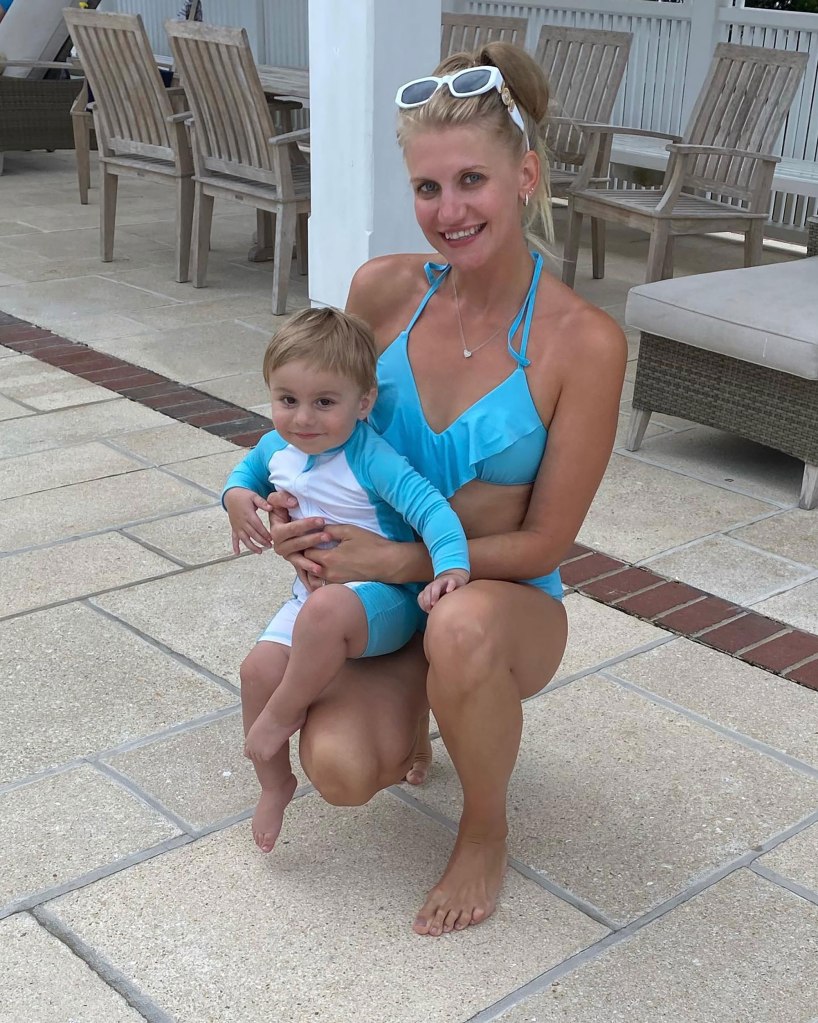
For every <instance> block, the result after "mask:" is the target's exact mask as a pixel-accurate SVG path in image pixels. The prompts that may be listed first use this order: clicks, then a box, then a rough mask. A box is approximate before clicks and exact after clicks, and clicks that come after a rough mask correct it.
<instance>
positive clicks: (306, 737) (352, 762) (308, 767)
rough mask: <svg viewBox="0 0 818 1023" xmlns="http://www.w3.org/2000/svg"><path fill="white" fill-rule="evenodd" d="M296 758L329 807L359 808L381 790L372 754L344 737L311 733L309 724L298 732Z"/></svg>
mask: <svg viewBox="0 0 818 1023" xmlns="http://www.w3.org/2000/svg"><path fill="white" fill-rule="evenodd" d="M299 758H300V760H301V766H302V767H303V768H304V771H305V773H306V775H307V777H308V778H309V779H310V781H311V782H312V784H313V785H314V786H315V788H316V790H317V791H318V793H319V794H320V795H321V797H322V798H323V799H324V800H326V802H327V803H332V805H333V806H363V804H364V803H368V802H369V800H370V799H371V798H372V797H373V796H374V795H375V793H376V792H378V791H380V789H381V788H382V785H381V780H380V772H379V770H378V764H377V760H376V758H375V757H374V755H369V754H368V753H367V751H366V750H365V749H361V748H360V746H358V745H357V744H354V743H351V742H350V741H349V738H348V737H346V736H342V735H338V734H333V733H328V732H324V731H320V732H318V733H317V734H314V733H313V732H312V731H311V730H310V729H309V721H308V722H307V725H306V726H305V728H304V729H303V730H302V733H301V737H300V741H299Z"/></svg>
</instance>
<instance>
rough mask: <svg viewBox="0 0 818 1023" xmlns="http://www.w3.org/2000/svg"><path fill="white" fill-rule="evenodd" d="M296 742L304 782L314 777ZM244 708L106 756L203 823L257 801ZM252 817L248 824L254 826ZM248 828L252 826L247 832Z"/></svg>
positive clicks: (165, 801) (298, 769)
mask: <svg viewBox="0 0 818 1023" xmlns="http://www.w3.org/2000/svg"><path fill="white" fill-rule="evenodd" d="M296 747H297V740H295V739H294V740H293V743H292V763H293V770H294V772H295V775H296V777H297V778H298V784H299V785H308V784H309V780H308V779H307V776H306V775H305V774H304V772H303V770H302V769H301V766H300V764H299V763H298V756H297V748H296ZM243 749H244V731H243V729H242V724H241V712H240V711H238V710H237V711H236V713H235V714H231V715H230V716H229V717H226V718H222V719H221V720H219V721H214V722H213V723H212V724H209V725H202V726H201V727H199V728H193V729H191V730H189V731H185V732H180V733H177V734H176V735H172V736H171V737H170V738H168V739H162V740H160V741H158V742H152V743H151V744H150V745H148V746H140V747H139V749H135V750H131V751H130V752H128V753H121V754H119V755H117V756H111V757H106V758H105V759H106V761H107V762H108V763H109V764H111V766H112V767H115V768H116V769H117V770H118V771H121V772H122V773H123V774H126V775H127V776H128V777H129V778H132V779H133V780H134V781H135V782H136V783H137V784H138V785H139V786H140V787H141V788H143V789H145V791H147V792H150V793H151V795H153V796H156V798H157V799H158V800H159V801H160V802H161V803H162V805H163V806H166V807H167V808H168V809H169V810H173V812H174V813H177V814H178V815H179V816H180V817H181V818H182V819H183V820H186V821H188V822H189V823H191V824H193V825H194V827H197V828H202V827H205V826H206V825H208V824H215V823H216V822H217V821H220V820H224V818H225V817H230V816H232V815H233V814H236V813H241V812H242V811H244V810H249V809H250V808H251V807H253V806H254V805H255V803H256V800H257V799H258V793H259V785H258V781H257V780H256V774H255V771H254V770H253V766H252V764H251V763H250V761H249V760H248V759H247V758H246V757H245V756H244V754H243ZM249 826H250V825H249V822H248V823H247V824H245V828H249ZM248 834H249V832H248Z"/></svg>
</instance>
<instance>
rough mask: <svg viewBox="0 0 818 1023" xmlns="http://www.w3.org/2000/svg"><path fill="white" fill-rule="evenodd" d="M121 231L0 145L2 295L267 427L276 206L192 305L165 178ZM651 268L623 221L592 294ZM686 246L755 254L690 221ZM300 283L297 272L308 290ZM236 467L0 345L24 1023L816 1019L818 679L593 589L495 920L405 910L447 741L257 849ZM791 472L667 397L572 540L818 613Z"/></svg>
mask: <svg viewBox="0 0 818 1023" xmlns="http://www.w3.org/2000/svg"><path fill="white" fill-rule="evenodd" d="M97 217H98V192H97V190H96V189H94V190H92V193H91V204H90V205H89V206H88V207H82V206H80V205H79V202H78V200H77V194H76V184H75V178H74V170H73V155H72V154H69V153H61V154H51V155H46V154H28V155H19V154H9V155H7V157H6V161H5V173H4V174H3V176H2V177H0V311H3V312H7V313H11V314H13V315H15V316H18V317H20V318H22V319H25V320H29V321H31V322H34V323H36V324H38V325H42V326H45V327H47V328H48V329H51V330H53V331H55V332H56V333H59V334H62V335H64V336H65V337H68V338H72V339H75V340H79V341H82V342H84V343H86V344H88V345H90V346H91V347H93V348H96V349H99V350H101V351H105V352H109V353H111V354H114V355H116V356H119V357H120V358H123V359H125V360H128V361H130V362H133V363H135V364H137V365H140V366H145V367H148V368H150V369H152V370H154V371H155V372H158V373H161V374H164V375H166V376H169V377H171V378H173V379H174V380H177V381H182V382H185V383H192V384H195V386H196V387H197V388H199V389H201V390H204V391H207V392H209V393H211V394H213V395H216V396H219V397H222V398H224V399H226V400H229V401H231V402H234V403H236V404H239V405H242V406H245V407H247V408H250V409H254V410H257V411H261V412H262V413H265V412H266V404H265V392H264V387H263V384H262V382H261V375H260V371H259V366H260V361H261V355H262V352H263V350H264V347H265V344H266V340H267V337H268V336H269V334H270V332H271V331H273V330H274V329H275V328H276V323H277V321H276V319H275V318H274V317H273V316H272V315H271V314H270V312H269V304H270V291H271V273H270V264H249V263H248V262H247V261H246V253H247V249H248V248H249V245H250V239H251V234H252V231H253V227H254V218H253V217H252V216H248V215H247V214H246V213H244V212H243V211H242V210H241V208H239V207H236V208H234V207H232V206H227V205H224V206H221V207H218V208H217V216H216V219H215V221H214V229H213V247H212V253H211V259H210V273H209V281H208V285H209V286H208V287H207V288H205V289H201V290H196V289H194V288H193V287H192V286H191V285H190V284H185V285H180V284H176V283H175V282H174V280H173V271H172V266H173V248H172V246H173V206H172V199H171V195H170V193H169V192H167V191H166V190H164V189H162V188H161V187H157V186H154V185H150V184H142V183H138V182H135V181H132V180H123V182H122V185H121V186H120V215H119V223H118V231H117V238H116V258H115V260H114V262H113V263H110V264H102V263H100V262H99V260H98V257H97V244H98V225H97ZM561 220H562V213H561V211H558V212H557V230H558V237H561V233H560V232H561V227H562V224H561ZM646 253H647V242H646V240H645V238H644V237H642V236H639V235H637V234H636V233H634V232H628V231H624V230H610V231H609V260H608V274H607V276H606V278H605V279H604V280H602V281H592V280H591V278H590V264H589V261H588V258H587V256H588V247H587V244H586V245H585V246H584V249H583V254H584V256H585V259H584V261H583V263H582V264H581V266H580V270H579V272H578V285H577V287H578V290H579V291H580V292H581V293H582V294H584V295H586V296H587V297H588V298H589V299H591V300H592V301H594V302H596V303H597V304H599V305H601V306H602V307H604V308H606V309H608V311H609V312H611V314H612V315H614V316H615V317H616V318H617V319H619V320H620V321H621V320H622V317H623V311H624V302H625V298H626V294H627V291H628V289H629V288H630V287H632V286H633V285H634V284H637V283H639V282H640V281H641V279H642V274H643V272H644V262H645V258H646ZM786 258H792V255H791V254H788V253H784V252H781V251H773V250H768V251H765V259H766V260H776V259H786ZM677 263H678V271H677V272H678V273H693V272H700V271H705V270H713V269H720V268H722V267H732V266H738V265H740V263H741V249H740V246H738V245H736V244H735V243H731V242H729V241H721V240H716V239H710V238H708V239H686V240H683V241H682V242H681V243H679V245H678V250H677ZM306 302H307V288H306V281H305V279H304V278H299V277H297V276H296V275H295V274H294V276H293V280H292V287H291V292H290V303H289V305H290V310H291V311H292V310H294V309H296V308H298V307H300V306H302V305H304V304H306ZM629 342H630V349H631V362H630V364H629V370H628V382H627V383H626V387H625V393H624V394H623V401H622V417H621V421H622V429H623V430H624V427H625V424H626V422H627V412H628V408H629V402H628V394H629V391H630V388H631V387H632V380H633V371H634V368H635V365H636V363H635V358H636V354H637V350H638V336H637V335H635V334H629ZM620 443H621V441H620ZM238 457H239V451H238V449H237V448H235V447H234V446H233V445H232V444H230V443H228V442H226V441H223V440H221V439H219V438H218V437H214V436H211V435H210V434H208V433H205V432H203V431H201V430H197V429H195V428H193V427H191V426H187V425H184V424H181V423H177V422H175V421H173V420H171V419H168V418H167V417H165V416H163V415H162V414H161V413H160V412H157V411H154V410H152V409H148V408H145V407H142V406H139V405H137V404H135V403H133V402H130V401H127V400H126V399H124V398H121V397H120V396H119V395H117V394H115V393H114V392H112V391H109V390H107V389H106V388H104V387H101V386H98V385H93V384H89V383H86V382H85V381H82V380H81V379H79V378H78V377H76V376H72V375H71V374H69V373H67V372H64V371H63V370H60V369H56V368H54V367H51V366H48V365H46V364H45V363H42V362H39V361H37V360H36V359H33V358H31V357H29V356H27V355H19V354H17V353H15V352H13V351H12V350H11V349H9V348H3V347H1V346H0V679H1V680H2V682H3V684H4V688H5V693H6V697H5V701H4V710H3V714H2V717H1V718H0V829H1V833H2V835H3V839H4V840H3V859H4V863H3V870H2V872H0V889H1V891H0V961H2V962H5V963H6V967H5V969H6V980H5V982H4V985H3V994H2V997H0V1023H20V1021H23V1020H25V1021H27V1023H29V1021H43V1023H45V1021H48V1023H52V1021H66V1023H67V1021H69V1020H81V1021H82V1023H114V1021H119V1020H122V1021H126V1020H128V1021H131V1020H133V1021H136V1020H140V1019H146V1020H149V1021H167V1020H177V1021H185V1023H188V1021H190V1023H194V1021H195V1023H199V1021H204V1020H213V1021H230V1023H255V1021H257V1020H274V1021H282V1023H284V1021H292V1023H306V1021H308V1020H309V1021H311V1020H316V1019H319V1020H332V1021H333V1023H347V1021H353V1020H354V1021H356V1023H404V1021H406V1023H409V1021H412V1023H414V1021H417V1020H425V1021H430V1023H434V1021H441V1023H461V1021H462V1023H465V1021H467V1020H474V1021H475V1023H477V1021H488V1020H493V1019H503V1020H507V1021H509V1023H512V1021H513V1023H524V1021H533V1020H565V1021H566V1023H608V1021H610V1020H614V1019H625V1018H629V1019H632V1020H635V1021H638V1023H655V1021H658V1020H674V1021H681V1023H688V1021H690V1023H724V1021H726V1020H736V1021H741V1023H745V1021H746V1023H750V1021H752V1023H780V1021H782V1020H787V1021H788V1023H813V1021H815V1020H816V1019H818V1015H816V1014H817V1013H818V873H816V868H815V863H816V860H818V724H816V722H818V693H816V692H814V691H811V690H809V689H806V688H803V687H800V686H797V685H795V684H794V683H792V682H788V681H786V680H784V679H782V678H779V677H777V676H775V675H771V674H768V673H767V672H765V671H763V670H761V669H759V668H754V667H751V666H749V665H747V664H744V663H741V662H739V661H738V660H736V659H734V658H731V657H729V656H727V655H725V654H721V653H718V652H716V651H714V650H709V649H705V648H704V647H702V646H700V645H698V644H696V643H694V642H691V641H690V640H688V639H685V638H681V637H677V636H675V635H674V634H673V633H671V632H668V631H666V630H664V629H661V628H658V627H656V626H654V625H650V624H647V623H645V622H642V621H639V620H638V619H636V618H634V617H631V616H629V615H627V614H624V613H622V612H620V611H617V610H615V609H613V608H610V607H605V606H603V605H601V604H598V603H596V602H595V601H593V600H590V599H589V598H587V597H585V596H582V595H581V594H579V593H573V594H570V595H569V596H568V598H567V607H568V610H569V616H570V620H571V626H572V633H571V640H570V643H569V647H568V650H567V652H566V655H565V659H564V661H563V664H562V666H561V668H560V671H559V672H558V676H557V681H556V683H555V684H554V685H552V686H551V687H549V688H548V689H547V690H545V691H544V692H543V693H541V694H540V695H539V696H537V697H536V698H534V699H532V700H530V701H528V702H527V703H526V705H525V731H524V737H523V744H522V749H521V753H520V758H519V762H518V766H517V770H516V772H515V775H514V777H513V779H512V786H511V794H510V825H511V838H510V846H511V855H512V865H511V868H510V870H509V875H508V879H507V882H506V884H505V887H504V889H503V893H502V897H501V901H500V905H499V909H498V911H497V913H496V915H495V916H494V917H493V918H492V919H491V920H490V921H489V922H487V923H486V924H485V925H483V926H481V927H479V928H475V929H474V930H470V931H468V932H466V933H463V934H458V935H455V936H448V937H446V938H442V939H438V940H433V939H422V938H418V937H416V936H415V935H413V934H412V932H411V931H410V929H409V922H410V920H411V917H412V914H413V911H414V910H415V909H416V908H417V906H418V905H419V903H420V901H421V900H422V898H423V894H424V892H425V890H426V889H427V888H428V887H429V886H430V885H431V883H433V881H434V880H435V879H436V877H437V875H438V874H439V873H440V871H441V869H442V867H443V865H444V863H445V861H446V857H447V855H448V851H449V850H450V848H451V842H452V829H453V828H454V827H455V823H456V819H457V814H458V801H459V786H458V782H457V778H456V775H455V773H454V770H453V768H452V765H451V762H450V761H449V759H448V757H447V755H446V752H445V749H443V747H442V743H441V742H440V741H439V740H438V741H437V742H436V754H435V755H436V760H435V766H434V768H433V772H432V775H431V778H430V780H429V782H428V783H427V785H426V786H425V787H423V788H421V789H419V790H417V789H411V790H409V789H408V787H406V786H403V787H399V788H395V789H394V790H390V791H387V792H385V793H382V794H381V795H379V796H378V797H377V798H376V799H375V800H373V801H372V802H371V803H370V804H369V805H368V806H366V807H362V808H336V807H330V806H328V805H326V804H324V803H323V802H322V801H321V799H320V798H319V797H318V795H317V794H316V793H314V792H313V791H312V790H311V788H310V786H309V785H308V783H307V780H306V778H304V777H303V776H301V778H300V781H301V788H300V789H299V793H298V798H297V799H296V801H295V802H294V803H293V805H292V807H291V810H290V812H289V814H288V817H287V821H286V825H285V832H284V834H283V837H282V840H281V841H280V843H279V847H278V848H277V850H276V851H275V853H274V854H273V855H272V856H270V857H266V858H265V857H263V856H262V855H261V854H260V853H259V852H258V851H257V850H256V849H255V847H254V846H253V844H252V840H251V838H250V832H249V825H248V818H249V815H250V810H251V807H252V804H253V801H254V793H255V781H254V777H253V774H252V770H251V768H250V767H249V765H248V763H247V762H246V761H245V760H244V759H243V758H242V756H241V722H240V715H239V691H238V666H239V663H240V660H241V658H242V656H243V654H244V653H245V652H246V650H247V649H248V648H249V647H250V645H251V644H252V642H253V640H254V638H255V636H256V634H257V633H258V631H259V629H260V627H261V626H262V625H263V624H264V623H265V622H266V620H267V619H268V618H269V617H270V613H271V609H272V608H274V607H275V605H276V603H277V602H279V601H280V600H281V599H283V598H284V596H285V595H286V594H287V592H288V589H289V584H290V579H289V572H288V569H287V568H286V567H284V566H283V565H282V564H280V563H278V562H277V561H275V560H274V558H273V557H272V556H266V557H262V558H254V557H242V558H240V559H235V558H233V557H232V556H231V555H230V550H229V537H228V533H227V529H226V522H225V519H224V517H223V514H222V512H221V511H220V509H219V507H218V492H219V489H220V486H221V481H222V480H223V479H224V477H225V476H226V474H227V471H228V470H229V467H230V466H231V465H232V464H233V463H234V462H235V461H236V460H237V459H238ZM801 470H802V466H801V463H799V462H797V461H796V460H794V459H790V458H787V457H786V456H784V455H781V454H778V453H776V452H773V451H770V450H769V449H766V448H762V447H760V446H758V445H753V444H750V443H747V442H744V441H741V440H738V439H737V438H734V437H730V436H728V435H725V434H721V433H718V432H717V431H714V430H709V429H706V428H704V427H698V426H694V425H693V424H690V423H686V422H682V421H680V420H674V419H668V418H664V417H662V416H656V417H655V421H653V422H652V423H651V426H650V428H649V432H648V437H647V439H646V441H645V444H644V446H643V448H642V449H641V451H639V452H638V453H630V452H627V451H625V450H624V449H623V448H622V447H618V448H617V449H616V451H615V453H614V455H613V457H612V459H611V463H610V466H609V469H608V472H607V474H606V477H605V480H604V482H603V484H602V487H601V489H600V492H599V495H598V497H597V499H596V501H595V503H594V506H593V507H592V509H591V512H590V514H589V516H588V518H587V520H586V522H585V524H584V526H583V528H582V531H581V533H580V536H579V540H580V542H582V543H584V544H587V545H588V546H590V547H595V548H598V549H600V550H602V551H605V552H606V553H608V554H610V555H613V556H615V557H618V558H621V559H623V560H625V561H628V562H631V563H635V564H646V565H649V566H650V568H652V569H654V570H655V571H656V572H659V573H660V574H661V575H664V576H668V577H671V578H677V579H680V580H683V581H686V582H689V583H690V584H692V585H694V586H697V587H701V588H702V589H705V590H708V591H709V592H712V593H715V594H717V595H719V596H722V597H724V598H726V599H728V600H732V601H735V602H737V603H739V604H742V605H744V606H747V607H756V608H758V609H759V610H761V611H763V612H764V613H765V614H769V615H771V616H774V617H775V618H777V619H779V620H781V621H783V622H786V623H791V624H793V625H796V626H798V627H800V628H803V629H807V630H809V631H817V630H818V619H817V618H816V614H815V607H816V593H817V592H818V590H817V589H816V587H818V525H817V524H816V523H818V517H817V516H818V513H815V512H812V513H810V512H802V511H799V510H798V509H797V500H798V492H799V487H800V475H801Z"/></svg>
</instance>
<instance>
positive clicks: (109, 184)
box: [99, 164, 119, 263]
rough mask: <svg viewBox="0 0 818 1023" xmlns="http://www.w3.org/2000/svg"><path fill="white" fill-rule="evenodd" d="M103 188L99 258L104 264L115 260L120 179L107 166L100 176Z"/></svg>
mask: <svg viewBox="0 0 818 1023" xmlns="http://www.w3.org/2000/svg"><path fill="white" fill-rule="evenodd" d="M100 179H101V180H100V184H101V188H102V196H101V200H102V201H101V203H100V207H99V248H100V256H99V258H100V259H101V260H102V262H103V263H110V262H112V261H113V258H114V228H115V227H116V193H117V187H118V185H119V177H118V176H117V175H116V174H112V173H111V172H110V171H109V170H108V168H107V167H106V165H105V164H103V165H102V170H101V174H100Z"/></svg>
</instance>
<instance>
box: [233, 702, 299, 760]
mask: <svg viewBox="0 0 818 1023" xmlns="http://www.w3.org/2000/svg"><path fill="white" fill-rule="evenodd" d="M306 719H307V715H306V712H305V713H304V714H301V715H300V717H297V718H296V719H295V721H290V722H282V721H276V720H275V719H274V718H273V717H271V715H269V714H268V713H267V712H266V711H262V712H261V713H260V714H259V716H258V717H257V718H256V720H255V721H254V722H253V724H252V726H251V727H250V731H249V732H248V733H247V737H246V738H245V740H244V755H245V756H246V757H247V758H248V759H250V760H272V759H273V757H274V756H275V755H276V753H278V751H279V750H280V749H281V747H282V746H283V745H284V743H285V742H286V741H287V740H288V739H289V738H290V736H292V735H295V733H296V732H297V731H298V729H299V728H300V727H301V726H302V725H303V724H304V722H305V721H306Z"/></svg>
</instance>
